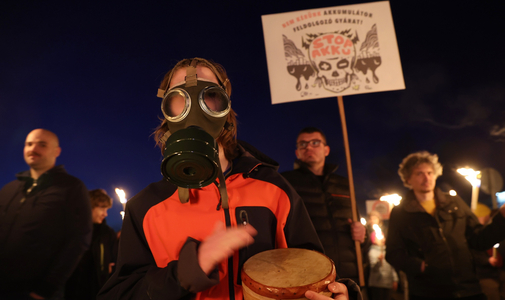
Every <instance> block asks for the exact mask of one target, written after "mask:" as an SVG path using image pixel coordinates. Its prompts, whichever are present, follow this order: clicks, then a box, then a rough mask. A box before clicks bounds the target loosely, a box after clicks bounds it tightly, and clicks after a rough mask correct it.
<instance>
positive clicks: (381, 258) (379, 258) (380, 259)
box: [377, 253, 384, 262]
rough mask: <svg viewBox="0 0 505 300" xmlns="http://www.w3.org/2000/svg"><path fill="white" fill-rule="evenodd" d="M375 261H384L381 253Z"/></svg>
mask: <svg viewBox="0 0 505 300" xmlns="http://www.w3.org/2000/svg"><path fill="white" fill-rule="evenodd" d="M377 259H378V260H379V261H381V262H382V260H383V259H384V254H382V253H381V254H379V255H378V256H377Z"/></svg>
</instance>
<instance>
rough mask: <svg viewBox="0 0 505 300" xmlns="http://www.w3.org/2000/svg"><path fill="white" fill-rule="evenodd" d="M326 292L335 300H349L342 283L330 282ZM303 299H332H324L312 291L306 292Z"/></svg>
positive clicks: (327, 298) (325, 299)
mask: <svg viewBox="0 0 505 300" xmlns="http://www.w3.org/2000/svg"><path fill="white" fill-rule="evenodd" d="M328 290H330V292H332V293H333V299H337V300H349V291H348V290H347V287H346V286H345V284H343V283H339V282H332V283H330V284H328ZM305 297H307V298H308V299H310V300H331V299H332V298H330V297H326V296H324V295H321V294H319V293H316V292H314V291H306V292H305Z"/></svg>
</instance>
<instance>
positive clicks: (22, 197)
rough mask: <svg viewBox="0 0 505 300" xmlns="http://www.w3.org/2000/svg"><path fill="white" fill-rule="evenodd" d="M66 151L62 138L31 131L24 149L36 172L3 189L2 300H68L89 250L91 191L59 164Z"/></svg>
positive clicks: (0, 235)
mask: <svg viewBox="0 0 505 300" xmlns="http://www.w3.org/2000/svg"><path fill="white" fill-rule="evenodd" d="M60 153H61V148H60V146H59V141H58V137H57V136H56V134H54V133H53V132H51V131H49V130H46V129H35V130H33V131H31V132H30V133H29V134H28V136H27V137H26V141H25V147H24V151H23V154H24V159H25V161H26V164H27V165H28V166H29V168H30V169H29V170H28V171H25V172H21V173H18V174H17V175H16V177H17V179H16V180H14V181H12V182H10V183H8V184H7V185H5V186H4V187H3V188H2V189H1V190H0V299H52V300H53V299H64V295H63V291H64V285H65V282H66V280H67V278H68V277H69V276H70V275H71V273H72V271H73V270H74V268H75V266H76V265H77V263H78V261H79V259H80V257H81V255H82V254H83V253H84V251H86V249H87V248H88V247H89V244H90V240H91V231H92V222H91V207H90V201H89V198H88V191H87V189H86V186H85V185H84V183H83V182H82V181H81V180H79V179H77V178H76V177H74V176H71V175H69V174H68V173H67V172H66V171H65V169H64V168H63V166H56V158H57V157H58V156H59V155H60Z"/></svg>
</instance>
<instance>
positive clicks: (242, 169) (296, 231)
mask: <svg viewBox="0 0 505 300" xmlns="http://www.w3.org/2000/svg"><path fill="white" fill-rule="evenodd" d="M239 152H240V154H239V157H237V158H236V159H234V160H233V161H232V166H231V170H230V172H229V173H228V174H227V175H226V187H227V191H228V196H229V200H228V201H229V208H228V209H224V208H223V207H222V206H221V203H220V197H219V190H218V187H217V186H216V185H215V184H211V185H208V186H206V187H203V188H198V189H190V196H189V202H188V203H184V204H183V203H181V201H180V200H179V196H178V193H177V187H176V186H175V185H173V184H171V183H169V182H168V181H166V180H164V179H163V180H161V181H159V182H157V183H153V184H150V185H149V186H148V187H147V188H145V189H144V190H142V191H141V192H140V193H139V194H137V195H136V196H135V197H133V198H132V199H131V200H129V201H128V203H127V204H126V214H125V218H124V223H123V229H122V233H121V238H120V245H119V256H118V262H117V264H116V271H115V273H114V274H113V275H112V277H111V279H110V280H109V281H108V282H107V283H106V285H105V286H104V287H103V289H102V290H101V292H100V294H99V297H98V299H211V298H212V299H237V300H241V299H242V287H241V279H240V270H241V266H242V265H243V263H244V262H245V261H246V260H247V259H248V258H249V257H251V256H253V255H254V254H256V253H259V252H262V251H265V250H270V249H275V248H286V247H297V248H306V249H314V250H318V251H321V252H322V247H321V244H320V242H319V239H318V238H317V235H316V234H315V231H314V227H313V226H312V224H311V222H310V219H309V216H308V214H307V211H306V210H305V207H304V206H303V203H302V200H301V199H300V197H299V196H298V195H297V194H296V192H295V191H294V190H293V188H292V187H291V186H290V185H289V184H288V183H287V182H286V180H284V178H283V177H282V176H280V174H279V173H277V171H276V169H277V163H276V162H274V161H272V160H271V159H269V158H268V157H266V156H265V155H263V154H261V153H260V152H258V151H257V150H256V149H254V148H253V147H252V146H250V145H247V144H246V143H243V142H240V146H239ZM217 221H221V222H223V223H224V224H226V226H228V227H230V226H231V227H236V226H240V224H243V222H247V223H249V224H251V225H252V226H253V227H254V228H256V230H257V231H258V234H257V235H256V236H255V237H254V240H255V242H254V243H253V244H251V245H249V246H248V247H245V248H243V249H240V250H239V251H236V252H235V253H234V254H233V256H231V257H230V258H229V259H228V260H225V261H223V262H222V263H221V264H220V265H218V267H217V268H216V269H215V270H214V271H213V272H212V273H211V274H210V275H209V276H207V275H206V274H205V273H204V272H203V271H202V270H201V268H200V266H199V264H198V259H197V249H198V246H199V244H200V242H201V241H202V240H204V239H205V238H206V237H207V236H208V235H210V234H211V233H212V230H213V228H214V225H215V223H216V222H217Z"/></svg>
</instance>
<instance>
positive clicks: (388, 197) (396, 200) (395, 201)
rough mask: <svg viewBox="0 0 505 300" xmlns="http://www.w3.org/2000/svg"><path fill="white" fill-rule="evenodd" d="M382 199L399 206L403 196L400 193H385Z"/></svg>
mask: <svg viewBox="0 0 505 300" xmlns="http://www.w3.org/2000/svg"><path fill="white" fill-rule="evenodd" d="M380 200H381V201H386V202H388V203H389V204H390V205H391V204H392V205H394V206H397V205H399V204H400V201H401V200H402V196H400V195H398V194H391V195H384V196H382V197H380Z"/></svg>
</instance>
